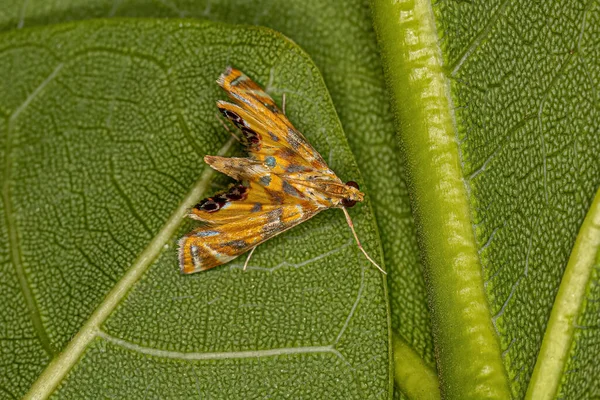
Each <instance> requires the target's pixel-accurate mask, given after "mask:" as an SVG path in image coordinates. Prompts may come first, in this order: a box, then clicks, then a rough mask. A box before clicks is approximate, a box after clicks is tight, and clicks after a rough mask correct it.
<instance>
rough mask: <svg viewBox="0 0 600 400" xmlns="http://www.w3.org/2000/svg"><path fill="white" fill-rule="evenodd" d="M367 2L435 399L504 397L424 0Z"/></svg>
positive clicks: (447, 96)
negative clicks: (430, 342)
mask: <svg viewBox="0 0 600 400" xmlns="http://www.w3.org/2000/svg"><path fill="white" fill-rule="evenodd" d="M372 9H373V12H374V22H375V28H376V31H377V34H378V38H379V41H380V45H381V51H382V56H383V60H384V66H385V68H386V78H387V80H388V83H389V85H388V86H389V87H390V90H391V94H392V100H393V105H394V107H395V112H396V116H397V119H398V121H399V127H398V130H399V135H400V140H401V143H402V146H403V148H404V150H405V153H406V154H405V155H406V161H407V170H408V173H409V181H410V183H409V188H410V190H411V194H412V199H413V210H414V213H415V216H416V219H417V228H418V231H419V241H420V243H419V244H420V246H421V248H422V251H423V256H424V264H425V274H426V278H427V286H428V291H429V297H430V304H431V312H432V323H433V331H434V338H435V345H436V353H437V365H438V373H439V375H440V389H441V392H442V396H443V397H445V398H452V399H459V398H460V399H475V398H476V399H482V398H497V399H507V398H510V392H509V388H508V381H507V377H506V372H505V370H504V366H503V364H502V359H501V354H500V346H499V342H498V337H497V335H496V334H495V332H494V328H493V325H492V322H491V318H490V311H489V308H488V304H487V300H486V297H485V292H484V287H483V278H482V274H481V264H480V262H479V258H478V254H477V248H476V244H475V238H474V235H473V230H472V225H471V219H470V211H469V203H468V199H467V193H466V188H465V184H464V180H463V176H462V170H461V166H460V157H459V154H458V145H457V143H456V130H455V126H454V121H453V115H452V111H451V105H450V103H451V101H450V89H449V84H448V80H447V78H446V76H445V74H444V71H443V68H442V57H441V53H440V49H439V45H438V36H437V32H436V29H435V24H434V20H433V13H432V11H431V4H430V3H429V2H428V1H423V0H415V1H409V0H406V1H392V0H373V1H372Z"/></svg>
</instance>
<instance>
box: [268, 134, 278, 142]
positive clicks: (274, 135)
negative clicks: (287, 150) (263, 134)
mask: <svg viewBox="0 0 600 400" xmlns="http://www.w3.org/2000/svg"><path fill="white" fill-rule="evenodd" d="M269 136H270V137H271V140H272V141H274V142H279V136H277V135H276V134H274V133H273V132H269Z"/></svg>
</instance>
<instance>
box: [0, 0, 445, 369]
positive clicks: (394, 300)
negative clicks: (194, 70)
mask: <svg viewBox="0 0 600 400" xmlns="http://www.w3.org/2000/svg"><path fill="white" fill-rule="evenodd" d="M5 3H8V4H7V5H5V11H4V13H5V14H4V17H3V18H2V16H1V15H2V14H1V13H2V11H0V27H3V28H4V29H14V28H19V27H28V26H35V25H43V24H50V23H58V22H63V21H68V20H79V19H89V18H99V17H119V16H128V17H172V18H176V17H195V18H208V19H212V20H215V21H224V22H230V23H244V24H253V25H263V26H268V27H270V28H272V29H274V30H276V31H279V32H282V33H283V34H285V35H286V36H288V37H290V38H291V39H292V40H294V42H296V43H298V44H299V45H300V46H301V47H302V48H303V49H304V50H305V51H306V52H307V53H308V54H309V55H310V56H311V58H312V59H313V61H314V62H315V64H316V65H317V67H318V68H319V70H320V72H321V73H322V75H323V78H324V80H325V83H326V84H327V88H328V90H329V93H330V95H331V97H332V100H333V103H334V105H335V108H336V111H337V113H338V116H339V118H340V121H341V123H342V126H343V128H344V131H345V133H346V135H347V139H348V142H349V145H350V148H351V150H352V151H353V153H354V155H355V157H356V159H357V163H358V165H359V166H360V169H361V172H362V175H363V177H364V180H365V187H364V188H365V190H366V191H367V192H370V193H376V194H377V195H375V196H371V199H370V200H371V201H372V205H373V211H374V213H375V216H376V218H377V225H378V228H379V232H380V236H381V242H382V246H383V249H384V253H385V264H386V268H387V270H388V272H389V274H388V286H389V289H390V292H391V293H392V295H391V296H390V305H391V311H392V313H391V319H392V326H393V329H394V331H395V332H396V333H397V334H398V335H400V337H401V338H402V339H403V340H404V341H405V342H406V343H408V344H409V345H410V347H411V348H412V349H413V350H414V351H415V352H416V353H417V354H418V355H419V356H421V357H423V358H424V360H425V362H426V364H428V365H432V364H433V363H434V351H433V340H432V336H431V331H430V322H429V313H428V309H427V300H426V292H425V286H424V282H423V276H422V268H421V265H420V264H419V254H418V250H417V241H416V236H415V228H414V222H413V217H412V214H411V212H410V204H409V198H408V190H407V188H406V185H405V182H404V172H403V165H402V161H401V155H400V151H399V146H398V143H397V139H396V135H395V131H394V126H393V123H392V114H391V111H390V108H389V104H388V100H387V96H386V94H387V93H386V88H385V83H384V81H383V76H382V67H381V62H380V59H379V53H378V49H377V43H376V40H375V34H374V31H373V26H372V21H371V13H370V10H369V7H368V4H367V3H366V2H365V1H363V0H333V1H331V0H330V1H322V0H255V1H251V2H249V1H247V0H201V1H197V0H192V1H190V0H174V1H168V2H163V1H160V2H158V1H148V0H134V1H116V2H115V1H110V0H86V1H77V0H60V1H55V2H52V3H48V2H47V1H45V0H29V1H27V2H23V1H21V0H8V1H5Z"/></svg>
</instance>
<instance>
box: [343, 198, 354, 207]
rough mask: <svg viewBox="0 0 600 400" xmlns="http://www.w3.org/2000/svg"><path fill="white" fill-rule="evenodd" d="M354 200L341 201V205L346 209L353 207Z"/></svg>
mask: <svg viewBox="0 0 600 400" xmlns="http://www.w3.org/2000/svg"><path fill="white" fill-rule="evenodd" d="M355 204H356V200H350V199H342V205H343V206H344V207H346V208H351V207H354V205H355Z"/></svg>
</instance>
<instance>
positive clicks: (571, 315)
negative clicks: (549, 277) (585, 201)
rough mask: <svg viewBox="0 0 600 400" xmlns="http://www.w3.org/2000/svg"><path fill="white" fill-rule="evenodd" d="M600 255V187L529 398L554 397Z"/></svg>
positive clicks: (567, 272)
mask: <svg viewBox="0 0 600 400" xmlns="http://www.w3.org/2000/svg"><path fill="white" fill-rule="evenodd" d="M599 254H600V190H598V192H597V193H596V197H595V198H594V200H593V202H592V205H591V207H590V209H589V211H588V213H587V215H586V217H585V220H584V221H583V224H582V225H581V229H580V230H579V234H578V235H577V239H576V240H575V245H574V246H573V251H572V252H571V257H570V258H569V262H568V263H567V268H566V269H565V273H564V275H563V278H562V281H561V283H560V287H559V289H558V294H557V295H556V299H555V300H554V306H553V307H552V313H551V314H550V320H549V321H548V326H547V327H546V333H545V334H544V339H543V341H542V347H541V349H540V352H539V355H538V358H537V361H536V363H535V368H534V370H533V375H532V376H531V380H530V382H529V387H528V389H527V395H526V398H527V399H536V400H538V399H539V400H544V399H554V398H556V397H557V396H556V395H557V392H558V388H559V384H560V382H561V376H562V374H563V372H564V369H565V365H566V364H567V361H568V358H569V350H570V348H571V343H572V342H573V335H574V333H575V327H576V325H577V320H578V317H579V315H580V312H581V309H582V306H583V303H584V300H585V295H586V291H587V289H588V287H589V285H590V277H591V275H592V270H593V269H594V266H595V265H596V262H597V260H598V256H599Z"/></svg>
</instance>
